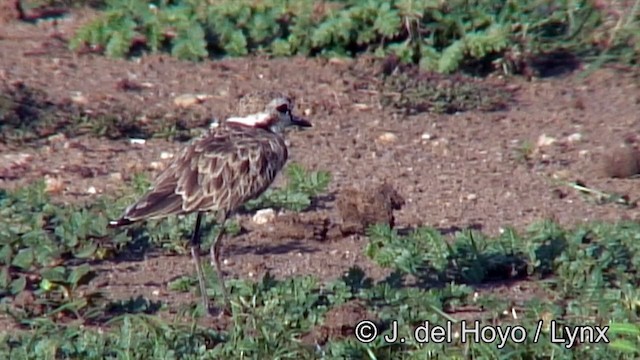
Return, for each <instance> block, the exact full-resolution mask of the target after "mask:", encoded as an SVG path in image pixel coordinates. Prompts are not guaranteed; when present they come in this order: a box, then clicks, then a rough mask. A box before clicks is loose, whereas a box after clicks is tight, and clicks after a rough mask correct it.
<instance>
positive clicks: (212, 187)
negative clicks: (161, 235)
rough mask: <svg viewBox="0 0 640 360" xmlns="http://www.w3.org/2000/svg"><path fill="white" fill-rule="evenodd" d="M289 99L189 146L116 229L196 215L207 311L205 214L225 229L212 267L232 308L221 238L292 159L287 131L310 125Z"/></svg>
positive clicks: (196, 251)
mask: <svg viewBox="0 0 640 360" xmlns="http://www.w3.org/2000/svg"><path fill="white" fill-rule="evenodd" d="M291 108H292V103H291V100H290V99H289V98H287V97H277V98H275V99H273V100H272V101H271V102H270V103H269V104H268V105H267V106H266V109H265V111H264V112H262V113H258V114H253V115H249V116H247V117H243V118H229V119H227V120H226V121H225V122H224V123H223V124H222V125H221V126H219V127H217V128H213V129H210V130H209V132H208V133H206V134H205V135H204V136H202V137H200V138H198V139H196V140H194V141H193V142H192V143H191V144H190V145H188V146H187V147H186V148H184V149H183V150H182V151H181V152H180V154H179V155H178V156H177V157H176V158H175V159H174V160H173V161H172V163H171V164H170V165H169V166H168V167H167V168H166V169H165V170H164V171H162V172H161V173H160V174H159V175H158V177H157V178H156V179H155V181H154V182H153V185H152V186H151V188H150V189H149V191H148V192H147V193H146V194H144V195H143V196H142V197H141V198H140V199H139V200H138V201H137V202H135V203H134V204H132V205H130V206H129V207H127V209H126V210H125V211H124V213H123V214H122V216H121V217H120V219H118V220H114V221H111V222H110V224H109V225H110V227H118V226H124V225H129V224H131V223H134V222H136V221H141V220H149V219H162V218H164V217H167V216H170V215H183V214H190V213H194V212H196V213H197V214H198V215H197V216H198V217H197V219H196V225H195V229H194V232H193V235H192V238H191V254H192V256H193V258H194V261H195V262H196V270H197V272H198V282H199V287H200V292H201V295H202V302H203V304H204V306H205V309H207V310H209V302H208V297H207V293H206V286H205V282H204V275H203V272H202V267H201V264H200V223H201V221H202V218H203V216H204V214H205V213H209V212H213V213H215V214H216V218H217V220H218V225H219V226H220V231H219V233H218V235H217V236H216V238H215V239H214V241H213V243H212V244H211V249H210V253H211V263H212V266H215V268H216V271H217V273H218V280H219V282H220V286H221V288H222V292H223V295H224V302H225V308H226V310H230V303H229V299H228V295H227V291H226V287H225V284H224V278H223V275H222V272H221V271H220V246H221V241H220V239H221V238H222V236H223V235H224V223H225V221H226V219H227V218H228V217H229V216H230V215H231V214H232V213H233V212H234V211H235V210H237V209H238V208H239V207H240V206H242V205H243V204H244V203H245V202H247V201H248V200H251V199H255V198H257V197H258V196H260V195H261V194H262V193H263V192H264V191H265V190H266V189H267V188H268V187H269V186H270V185H271V184H272V183H273V180H274V179H275V177H276V175H277V174H278V172H279V171H280V170H281V169H282V167H283V166H284V164H285V163H286V161H287V158H288V151H287V146H286V144H285V142H284V138H283V131H284V129H285V128H286V127H288V126H291V125H297V126H301V127H310V126H311V123H309V122H308V121H306V120H304V119H301V118H298V117H296V116H293V115H292V113H291Z"/></svg>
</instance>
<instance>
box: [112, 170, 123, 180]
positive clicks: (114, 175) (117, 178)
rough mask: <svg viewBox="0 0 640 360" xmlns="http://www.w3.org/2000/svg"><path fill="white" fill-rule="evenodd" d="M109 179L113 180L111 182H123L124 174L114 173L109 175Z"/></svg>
mask: <svg viewBox="0 0 640 360" xmlns="http://www.w3.org/2000/svg"><path fill="white" fill-rule="evenodd" d="M109 177H110V178H111V180H115V181H122V179H123V177H122V173H119V172H114V173H111V174H109Z"/></svg>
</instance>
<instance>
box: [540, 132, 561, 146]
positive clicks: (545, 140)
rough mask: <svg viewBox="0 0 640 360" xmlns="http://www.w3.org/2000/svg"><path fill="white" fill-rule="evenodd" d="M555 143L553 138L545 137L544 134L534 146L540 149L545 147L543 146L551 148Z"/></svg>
mask: <svg viewBox="0 0 640 360" xmlns="http://www.w3.org/2000/svg"><path fill="white" fill-rule="evenodd" d="M555 142H556V139H555V138H552V137H550V136H547V135H546V134H542V135H540V137H539V138H538V142H537V143H536V145H537V146H538V147H539V148H540V147H545V146H551V145H553V144H554V143H555Z"/></svg>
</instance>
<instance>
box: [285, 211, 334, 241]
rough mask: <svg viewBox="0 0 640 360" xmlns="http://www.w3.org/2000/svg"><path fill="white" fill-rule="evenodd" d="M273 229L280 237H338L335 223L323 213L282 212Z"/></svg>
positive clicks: (304, 238) (320, 239)
mask: <svg viewBox="0 0 640 360" xmlns="http://www.w3.org/2000/svg"><path fill="white" fill-rule="evenodd" d="M276 219H277V220H276V224H275V225H274V226H273V230H275V231H276V233H277V236H278V237H280V238H287V239H294V240H315V241H326V240H328V239H333V238H337V237H340V232H339V231H338V228H337V225H336V224H334V223H332V222H331V220H330V219H329V218H328V217H327V216H326V215H324V214H309V216H303V215H301V214H298V213H292V214H284V215H281V216H278V217H277V218H276Z"/></svg>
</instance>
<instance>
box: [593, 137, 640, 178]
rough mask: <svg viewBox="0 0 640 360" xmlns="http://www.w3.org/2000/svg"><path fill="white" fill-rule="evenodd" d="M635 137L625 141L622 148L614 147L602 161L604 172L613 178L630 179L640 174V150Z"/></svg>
mask: <svg viewBox="0 0 640 360" xmlns="http://www.w3.org/2000/svg"><path fill="white" fill-rule="evenodd" d="M636 141H637V140H636V138H635V136H630V137H628V138H627V139H625V141H624V143H623V144H622V146H617V147H614V148H613V149H611V150H609V152H607V153H606V154H605V155H604V157H603V159H602V170H603V172H604V174H605V175H606V176H608V177H611V178H628V177H632V176H634V175H637V174H640V150H638V147H637V145H636Z"/></svg>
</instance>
